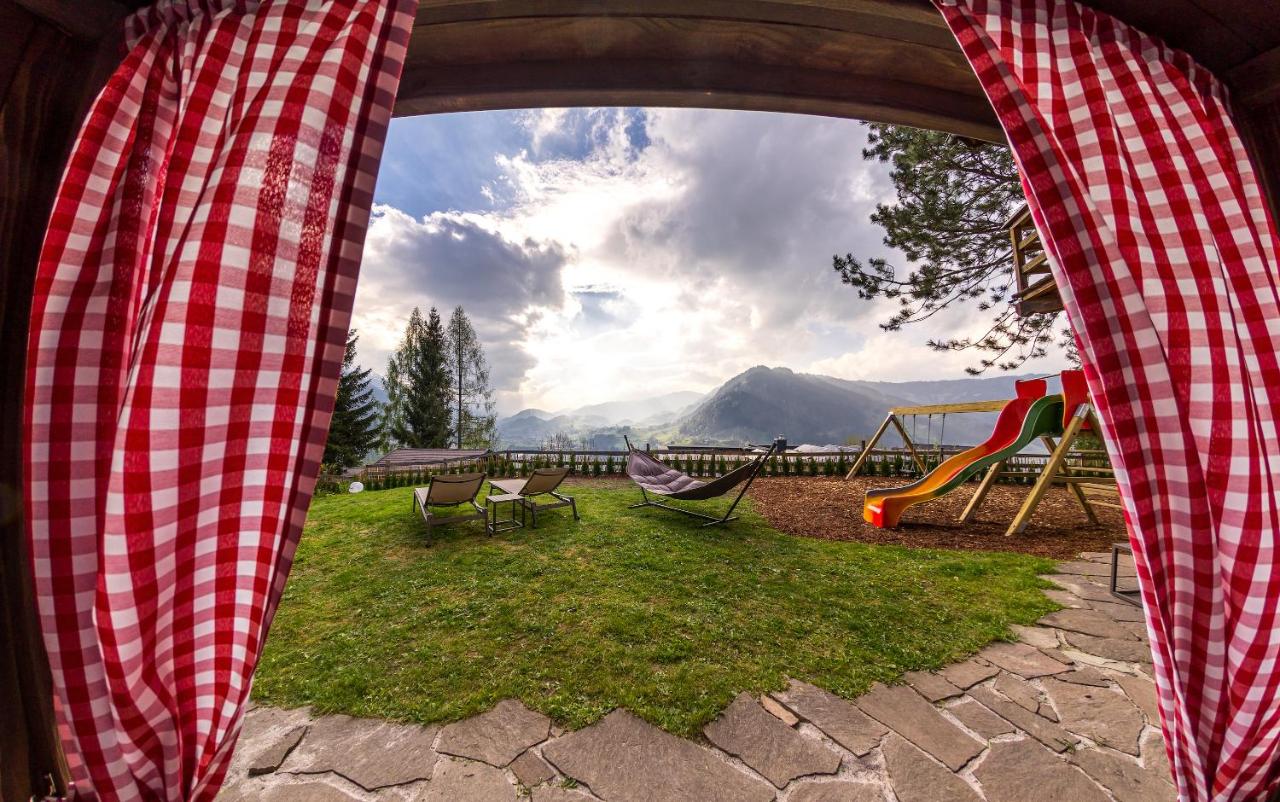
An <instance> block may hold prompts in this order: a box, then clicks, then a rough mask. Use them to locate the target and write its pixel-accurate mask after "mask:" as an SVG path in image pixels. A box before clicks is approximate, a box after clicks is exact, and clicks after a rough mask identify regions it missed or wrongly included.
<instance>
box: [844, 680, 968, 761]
mask: <svg viewBox="0 0 1280 802" xmlns="http://www.w3.org/2000/svg"><path fill="white" fill-rule="evenodd" d="M854 702H855V704H857V705H858V707H859V708H861V709H862V712H864V713H866V714H867V715H869V716H871V717H872V718H874V719H875V720H876V721H879V722H880V723H881V724H883V725H885V726H886V727H888V728H889V729H891V730H893V731H895V732H897V733H898V734H899V735H901V736H902V737H904V738H906V739H907V740H909V741H911V742H912V743H913V744H915V745H916V746H918V747H920V748H921V749H923V750H924V751H925V752H928V753H929V754H930V755H932V756H933V757H935V758H937V759H938V760H939V761H941V762H942V763H943V764H944V765H946V766H947V768H949V769H951V770H952V771H959V770H960V768H961V767H962V766H964V765H965V764H966V763H968V762H969V761H970V760H973V759H974V758H975V757H977V756H978V755H979V754H980V753H981V752H982V749H983V744H982V743H981V742H980V741H978V740H977V739H975V738H974V737H973V736H971V735H969V734H968V733H966V732H965V731H964V730H962V729H960V728H959V727H957V726H956V725H955V724H952V723H951V722H950V721H948V720H947V719H946V718H945V717H944V716H943V715H942V714H941V713H939V712H938V709H937V708H936V707H934V706H933V705H931V704H929V703H928V702H926V701H925V700H924V699H923V698H921V697H920V695H919V694H917V693H915V692H914V691H912V690H911V689H910V688H905V687H903V686H900V685H899V686H895V687H892V688H891V687H888V686H885V685H879V684H877V685H876V686H874V687H873V688H872V689H871V690H870V691H869V692H868V693H865V694H863V695H862V696H859V697H858V698H857V699H855V700H854Z"/></svg>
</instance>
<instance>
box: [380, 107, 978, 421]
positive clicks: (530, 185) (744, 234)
mask: <svg viewBox="0 0 1280 802" xmlns="http://www.w3.org/2000/svg"><path fill="white" fill-rule="evenodd" d="M405 128H411V129H412V131H413V134H414V135H412V136H409V135H406V134H405V133H404V129H405ZM864 146H865V129H864V127H863V126H861V125H860V124H858V123H856V122H852V121H848V120H836V119H830V118H821V117H802V116H792V115H780V114H765V113H750V112H726V111H709V110H676V109H649V110H639V109H571V110H564V109H558V110H540V111H533V112H501V113H494V114H471V115H447V116H442V117H428V118H420V119H414V120H408V121H396V123H395V124H393V126H392V137H391V141H390V142H389V144H388V148H387V154H388V155H387V163H388V164H389V165H391V167H390V168H388V167H386V166H384V169H383V172H382V175H381V176H380V181H379V185H378V193H377V195H378V199H379V202H380V203H381V204H383V205H380V206H378V207H377V210H376V212H375V218H374V222H373V225H372V227H371V230H370V235H369V243H368V246H367V248H366V254H365V267H364V273H363V276H362V278H361V284H360V289H359V293H358V296H357V302H356V325H357V326H358V327H359V328H360V330H361V334H362V340H361V357H362V361H365V362H366V364H369V365H371V366H372V367H374V368H376V369H379V370H381V369H382V367H383V365H385V359H386V354H387V353H388V352H389V351H390V349H391V348H393V347H394V344H395V342H396V341H397V340H398V339H399V336H400V333H401V331H402V330H403V326H404V320H405V319H406V318H407V316H408V314H409V311H410V310H411V309H412V307H413V306H414V305H419V306H424V307H425V306H429V305H432V304H434V305H436V306H437V307H440V308H441V310H442V312H443V311H444V310H446V309H450V308H452V307H453V306H454V305H457V304H461V305H463V306H464V307H465V308H466V309H467V311H468V313H469V314H471V316H472V317H473V318H475V319H476V322H477V326H476V327H477V330H478V332H479V334H480V337H481V339H482V341H483V342H484V345H485V347H486V350H487V352H488V355H489V359H490V361H491V362H492V364H493V366H494V372H493V378H494V383H495V386H496V387H497V388H498V389H499V391H500V393H499V404H500V408H501V409H502V410H503V411H505V412H513V411H515V410H516V409H519V408H520V407H523V406H538V407H542V408H547V409H558V408H566V407H572V406H578V405H582V404H587V403H594V402H598V401H605V400H611V399H615V398H625V397H636V396H642V395H650V394H657V393H663V392H669V391H673V390H684V389H695V390H705V389H709V388H710V387H712V386H714V385H716V384H718V383H720V382H721V381H723V380H724V379H726V378H728V377H729V376H731V375H733V374H735V373H737V372H739V371H741V370H743V369H745V368H747V367H750V366H752V365H755V364H771V365H787V366H789V367H792V368H794V369H797V370H809V371H814V372H825V373H831V374H834V375H840V376H846V377H850V378H885V379H914V378H947V377H957V378H958V377H960V376H962V375H963V369H964V367H965V366H967V365H971V364H973V363H974V362H975V361H976V357H974V356H973V355H970V354H958V355H957V354H938V353H936V352H933V351H931V350H930V349H928V348H927V347H926V346H925V345H924V343H925V341H926V340H928V339H929V338H931V337H933V338H936V337H949V336H955V335H960V334H971V333H977V332H979V331H980V330H981V329H982V324H983V322H984V320H983V316H982V315H981V314H979V313H977V312H976V311H975V310H973V309H959V310H955V311H954V312H948V313H947V314H943V315H938V316H936V317H935V318H934V319H933V320H931V321H929V323H928V325H927V326H922V327H917V328H911V329H908V330H905V331H902V332H896V333H892V334H887V333H885V332H882V331H881V330H880V329H879V327H878V325H877V324H878V323H879V322H881V321H883V320H885V319H886V318H887V317H888V316H889V315H890V314H891V313H892V311H893V308H892V306H891V305H890V304H889V303H888V302H876V303H868V302H865V301H860V300H858V298H857V296H856V293H855V292H854V291H852V290H851V289H849V288H847V287H844V286H842V285H841V284H840V282H839V280H838V277H837V276H836V274H835V272H834V271H833V270H832V269H831V267H830V263H831V256H832V254H834V253H845V252H853V253H856V254H859V255H862V256H887V257H890V258H895V254H893V253H891V252H889V251H887V250H886V249H885V248H884V246H883V245H882V243H881V241H880V239H881V236H882V233H881V232H880V231H879V229H877V228H876V227H874V226H872V225H871V224H870V223H869V222H868V219H867V218H868V215H869V214H870V212H871V210H872V209H873V208H874V206H875V204H876V203H877V202H878V201H883V200H887V199H889V198H890V197H891V196H892V188H891V186H890V184H889V181H888V177H887V170H886V168H885V167H884V166H882V165H879V164H875V163H868V162H867V161H866V160H864V159H863V158H862V148H863V147H864ZM416 162H421V164H420V166H415V164H416Z"/></svg>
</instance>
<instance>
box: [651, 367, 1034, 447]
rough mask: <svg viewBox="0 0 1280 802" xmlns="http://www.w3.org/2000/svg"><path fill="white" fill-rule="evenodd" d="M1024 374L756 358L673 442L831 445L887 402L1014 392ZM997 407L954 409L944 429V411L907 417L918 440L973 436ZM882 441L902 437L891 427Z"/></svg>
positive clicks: (872, 422) (679, 427)
mask: <svg viewBox="0 0 1280 802" xmlns="http://www.w3.org/2000/svg"><path fill="white" fill-rule="evenodd" d="M1019 378H1026V377H1024V376H996V377H990V378H986V377H984V378H972V379H955V380H950V381H918V382H871V381H850V380H847V379H837V378H833V377H830V376H819V375H814V374H806V373H796V372H794V371H792V370H789V369H787V368H769V367H764V366H758V367H754V368H751V369H750V370H748V371H746V372H744V373H741V374H739V375H737V376H735V377H733V378H732V379H730V380H729V381H727V382H725V383H724V384H723V385H721V386H720V387H719V388H718V389H717V390H716V391H715V392H713V393H711V394H710V395H709V396H708V397H707V399H706V400H705V401H703V402H702V403H701V404H699V405H698V407H697V408H696V409H694V410H693V411H692V412H690V413H689V414H688V415H686V416H684V417H682V418H681V419H680V420H679V421H677V422H676V425H675V429H674V437H673V442H696V443H708V444H716V443H719V444H740V443H743V442H752V443H762V442H768V441H769V440H772V439H773V438H774V437H775V436H777V435H780V434H781V435H785V436H786V438H787V441H788V443H790V444H791V445H793V446H794V445H800V444H802V443H811V444H813V445H829V444H840V443H844V442H845V441H846V440H847V439H849V438H853V439H855V440H858V439H865V438H869V437H871V435H872V434H873V433H874V432H875V430H876V428H877V427H878V426H879V425H880V423H881V421H883V420H884V417H885V415H886V414H887V413H888V410H889V408H890V407H895V406H909V405H922V404H941V403H957V402H962V401H986V400H992V399H1002V398H1012V397H1013V395H1014V382H1015V381H1017V380H1018V379H1019ZM994 421H995V415H994V413H990V414H985V413H969V414H963V415H961V414H951V415H948V416H946V424H945V430H944V427H943V418H942V416H941V415H935V416H934V417H933V421H932V423H930V422H929V420H928V416H920V417H919V418H917V419H915V420H913V419H911V418H907V419H906V421H905V425H906V426H907V429H908V430H909V431H911V430H913V429H914V432H913V434H912V439H913V440H917V441H919V442H921V443H924V442H930V441H932V442H935V443H936V442H939V440H940V439H943V438H945V441H946V442H947V443H948V444H952V445H960V444H973V443H977V442H980V441H981V440H983V439H985V438H986V437H987V435H989V434H990V432H991V429H992V426H993V424H994ZM882 442H883V443H884V444H885V445H899V444H901V438H899V437H898V436H897V434H896V433H895V432H892V431H891V433H890V434H889V435H887V436H886V438H885V439H884V440H882Z"/></svg>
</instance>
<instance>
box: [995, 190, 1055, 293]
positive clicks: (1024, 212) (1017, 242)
mask: <svg viewBox="0 0 1280 802" xmlns="http://www.w3.org/2000/svg"><path fill="white" fill-rule="evenodd" d="M1008 228H1009V239H1010V241H1011V243H1012V244H1013V275H1014V278H1015V279H1016V280H1017V284H1018V314H1019V315H1022V316H1024V317H1025V316H1027V315H1033V314H1036V313H1039V312H1060V311H1062V296H1061V295H1059V294H1058V285H1057V283H1056V282H1055V281H1054V280H1053V275H1052V273H1051V272H1050V268H1049V257H1048V256H1047V255H1046V254H1045V251H1044V245H1043V244H1042V243H1041V242H1040V234H1039V233H1038V232H1037V231H1036V227H1035V223H1034V222H1033V221H1032V219H1031V210H1030V209H1028V208H1027V207H1026V206H1023V207H1022V208H1021V209H1019V210H1018V212H1017V213H1016V214H1014V216H1013V217H1011V218H1010V219H1009V223H1008Z"/></svg>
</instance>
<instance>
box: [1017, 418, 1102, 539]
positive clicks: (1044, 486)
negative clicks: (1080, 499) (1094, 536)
mask: <svg viewBox="0 0 1280 802" xmlns="http://www.w3.org/2000/svg"><path fill="white" fill-rule="evenodd" d="M1090 412H1091V408H1090V406H1089V405H1088V404H1081V405H1080V407H1079V408H1078V409H1076V413H1075V415H1073V416H1071V422H1070V423H1068V424H1067V428H1066V431H1064V432H1063V433H1062V440H1061V441H1060V442H1059V443H1058V447H1057V448H1055V449H1054V450H1053V453H1052V454H1050V455H1049V461H1048V462H1046V463H1045V465H1044V470H1043V471H1041V472H1040V478H1039V479H1037V480H1036V484H1035V487H1033V488H1031V493H1030V494H1028V495H1027V498H1026V500H1025V501H1023V502H1022V509H1020V510H1018V514H1017V515H1016V516H1014V518H1013V523H1011V524H1009V529H1008V531H1006V532H1005V533H1004V534H1005V536H1006V537H1009V536H1011V535H1017V534H1021V533H1022V532H1023V531H1025V530H1026V528H1027V522H1028V521H1030V520H1031V515H1032V513H1034V512H1035V511H1036V507H1038V506H1040V500H1041V499H1043V498H1044V494H1045V492H1046V491H1047V490H1048V489H1049V488H1050V487H1051V486H1052V485H1053V477H1054V476H1056V475H1057V473H1058V468H1059V467H1060V466H1061V465H1062V461H1063V460H1064V459H1066V457H1067V448H1069V447H1070V445H1071V442H1072V441H1073V440H1075V439H1076V435H1077V434H1079V433H1080V428H1081V427H1082V426H1084V422H1085V419H1086V418H1088V417H1089V414H1090Z"/></svg>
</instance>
